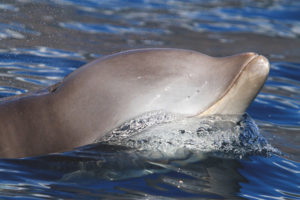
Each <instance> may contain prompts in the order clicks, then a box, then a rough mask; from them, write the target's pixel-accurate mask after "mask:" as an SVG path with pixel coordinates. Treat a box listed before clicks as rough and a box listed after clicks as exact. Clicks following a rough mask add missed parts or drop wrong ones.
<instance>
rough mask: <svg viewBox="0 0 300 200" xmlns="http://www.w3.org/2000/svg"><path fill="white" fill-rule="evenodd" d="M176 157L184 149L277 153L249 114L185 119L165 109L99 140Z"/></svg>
mask: <svg viewBox="0 0 300 200" xmlns="http://www.w3.org/2000/svg"><path fill="white" fill-rule="evenodd" d="M98 142H100V143H106V144H110V145H120V146H125V147H129V148H133V149H137V150H139V151H144V152H147V151H150V150H151V152H159V153H160V154H163V155H164V156H167V157H173V156H175V157H177V156H178V155H180V154H186V152H187V151H188V152H193V153H213V154H215V155H219V156H229V157H234V158H242V157H244V156H248V155H266V156H267V155H269V154H270V153H278V150H276V149H275V148H273V147H272V146H271V145H270V144H269V143H268V142H267V140H266V139H265V138H264V137H263V136H262V135H261V134H260V132H259V129H258V127H257V126H256V124H255V122H254V120H253V119H252V118H251V117H250V116H249V115H248V114H244V115H243V116H234V115H222V116H221V115H215V116H209V117H202V118H198V117H190V118H186V117H183V116H179V115H174V114H170V113H164V112H151V113H146V114H145V115H142V116H140V117H138V118H136V119H133V120H130V121H128V122H126V123H124V124H123V125H121V126H119V127H118V128H116V129H114V130H113V131H112V132H111V133H109V134H107V136H106V137H105V138H103V139H102V140H100V141H98Z"/></svg>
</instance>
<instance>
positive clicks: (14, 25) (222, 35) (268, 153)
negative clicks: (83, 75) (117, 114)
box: [0, 0, 300, 199]
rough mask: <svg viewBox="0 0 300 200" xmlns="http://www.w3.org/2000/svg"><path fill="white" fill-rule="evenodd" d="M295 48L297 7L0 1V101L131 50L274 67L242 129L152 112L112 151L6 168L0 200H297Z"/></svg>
mask: <svg viewBox="0 0 300 200" xmlns="http://www.w3.org/2000/svg"><path fill="white" fill-rule="evenodd" d="M299 38H300V1H292V0H290V1H289V0H268V1H252V0H245V1H236V0H225V1H224V0H212V1H202V0H188V1H179V0H166V1H158V0H134V1H131V0H130V1H129V0H107V1H97V0H48V1H46V0H41V1H37V0H0V86H1V87H0V96H1V97H8V96H13V95H17V94H22V93H25V92H28V91H33V90H36V89H40V88H43V87H46V86H49V85H52V84H54V83H56V82H58V81H60V80H62V79H63V77H65V76H66V75H67V74H69V73H70V72H72V71H73V70H75V69H76V68H78V67H80V66H81V65H83V64H85V63H87V62H89V61H91V60H93V59H95V58H97V57H100V56H102V55H105V54H109V53H113V52H117V51H120V50H125V49H132V48H142V47H176V48H186V49H193V50H197V51H200V52H203V53H207V54H209V55H212V56H227V55H231V54H234V53H240V52H245V51H254V52H258V53H260V54H263V55H265V56H267V57H268V58H269V59H270V61H271V72H270V76H269V78H268V80H267V82H266V84H265V86H264V88H263V90H262V91H261V93H260V94H259V95H258V97H257V98H256V99H255V101H254V102H253V103H252V105H251V106H250V107H249V109H248V110H247V113H248V114H247V115H244V118H243V119H242V121H240V122H239V123H235V122H232V121H231V120H229V119H228V118H226V119H222V118H218V120H215V119H214V118H213V119H211V118H209V119H202V120H197V119H193V118H191V119H188V120H187V119H177V118H176V119H175V118H174V119H173V118H172V117H171V118H169V117H170V116H167V118H163V119H162V118H156V117H155V116H156V114H154V115H152V114H150V116H154V118H152V117H150V118H149V115H146V117H145V116H140V117H141V118H137V119H135V121H134V120H133V121H129V122H126V123H125V124H124V125H123V127H119V129H118V128H117V129H116V130H114V133H115V134H116V135H117V137H115V138H113V139H112V140H111V142H107V141H100V144H90V145H87V146H85V147H80V148H78V149H76V150H74V151H71V152H66V153H62V154H53V155H46V156H41V157H35V158H25V159H1V160H0V198H1V199H14V198H17V197H19V198H25V197H26V198H27V199H59V198H61V199H220V198H221V199H222V198H226V199H236V198H241V199H299V198H300V192H299V191H300V163H299V162H300V136H299V133H300V57H299V55H300V40H299ZM161 116H165V115H159V117H161ZM149 119H151V120H149ZM153 119H155V120H154V121H153ZM166 119H167V120H166ZM170 119H172V120H170ZM174 120H175V121H174ZM153 123H158V125H157V126H155V127H151V124H153ZM149 124H150V125H149ZM133 125H134V126H133ZM145 125H147V126H148V125H149V127H150V128H149V127H148V128H147V127H146V129H144V128H145ZM257 126H258V127H257ZM124 127H126V128H124ZM132 133H134V134H133V135H132ZM162 133H163V134H162ZM126 134H127V135H126ZM128 134H129V135H128ZM124 135H125V136H126V137H125V139H122V137H121V136H124ZM172 135H175V136H176V137H174V138H172ZM162 136H163V137H162ZM120 137H121V138H120ZM154 147H155V148H154Z"/></svg>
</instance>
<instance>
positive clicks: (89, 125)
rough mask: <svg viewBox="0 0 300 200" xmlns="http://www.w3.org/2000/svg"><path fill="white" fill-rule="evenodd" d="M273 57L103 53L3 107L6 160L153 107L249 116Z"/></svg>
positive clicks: (61, 144) (69, 143)
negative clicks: (50, 84)
mask: <svg viewBox="0 0 300 200" xmlns="http://www.w3.org/2000/svg"><path fill="white" fill-rule="evenodd" d="M268 72H269V63H268V60H267V59H266V58H264V57H263V56H259V55H257V54H254V53H244V54H239V55H235V56H231V57H222V58H215V57H210V56H207V55H204V54H201V53H198V52H195V51H190V50H181V49H140V50H130V51H125V52H121V53H117V54H113V55H109V56H105V57H102V58H100V59H97V60H95V61H93V62H91V63H88V64H86V65H84V66H82V67H80V68H79V69H78V70H76V71H74V72H72V73H71V74H70V75H68V76H67V77H66V78H65V79H64V80H63V81H62V82H61V83H60V84H57V85H55V86H53V87H51V88H50V89H49V90H45V91H44V92H35V93H31V94H26V95H21V96H16V97H14V98H12V99H10V100H6V101H3V102H2V103H1V104H0V118H1V123H0V157H6V158H16V157H26V156H36V155H43V154H48V153H54V152H61V151H66V150H71V149H72V148H74V147H78V146H81V145H86V144H89V143H92V142H93V141H95V140H97V139H99V138H101V137H103V136H104V135H105V134H106V133H107V132H109V131H110V130H112V129H113V128H115V127H117V126H118V125H120V124H122V123H124V122H125V121H127V120H129V119H131V118H134V117H136V116H138V115H141V114H143V113H145V112H149V111H155V110H164V111H167V112H173V113H178V114H183V115H186V116H187V117H189V116H200V117H201V116H205V115H211V114H242V113H243V112H244V111H245V110H246V108H247V107H248V105H249V104H250V103H251V102H252V100H253V99H254V98H255V96H256V95H257V93H258V92H259V90H260V89H261V87H262V86H263V84H264V82H265V80H266V77H267V75H268Z"/></svg>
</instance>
